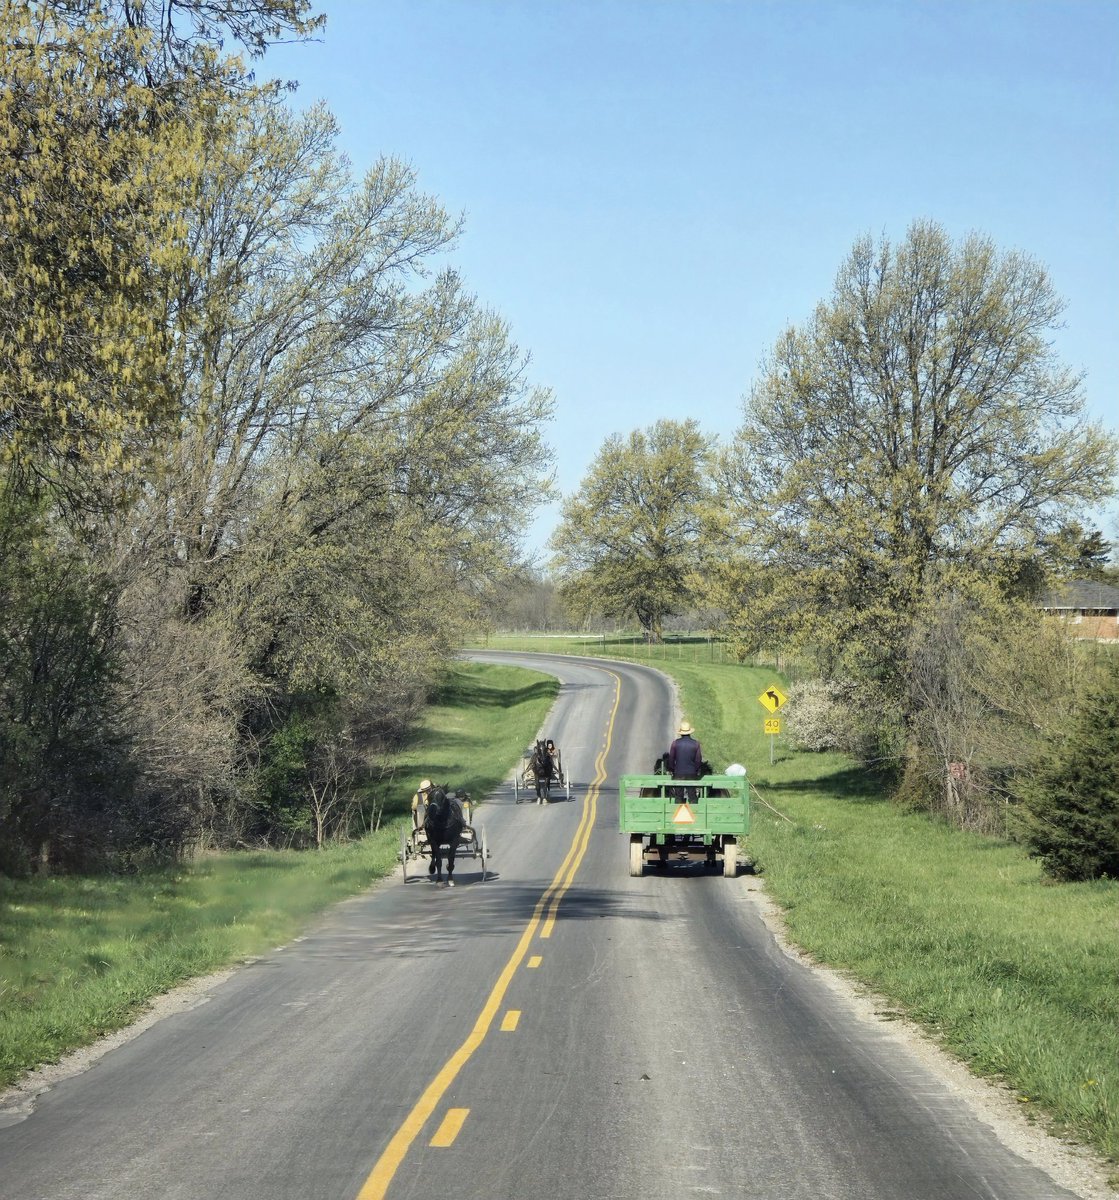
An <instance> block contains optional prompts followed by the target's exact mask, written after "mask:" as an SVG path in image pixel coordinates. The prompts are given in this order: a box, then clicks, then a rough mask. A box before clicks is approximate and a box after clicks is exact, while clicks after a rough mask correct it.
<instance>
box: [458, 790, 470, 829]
mask: <svg viewBox="0 0 1119 1200" xmlns="http://www.w3.org/2000/svg"><path fill="white" fill-rule="evenodd" d="M454 798H455V800H456V801H457V802H458V806H459V808H461V809H462V819H463V820H464V821H465V822H466V824H467V826H468V827H469V825H470V818H471V817H472V816H473V815H474V803H473V801H472V800H471V799H470V793H469V792H468V791H467V790H466V789H465V788H455V794H454Z"/></svg>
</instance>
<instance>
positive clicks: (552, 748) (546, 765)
mask: <svg viewBox="0 0 1119 1200" xmlns="http://www.w3.org/2000/svg"><path fill="white" fill-rule="evenodd" d="M559 788H563V791H564V797H565V799H568V800H570V799H571V782H570V780H569V779H568V778H567V776H566V775H565V774H564V770H563V761H562V758H561V756H560V752H559V750H558V748H557V747H556V745H555V743H554V742H551V741H550V740H547V739H543V738H541V739H539V740H538V741H537V742H536V743H535V744H534V745H532V746H530V747H529V748H528V749H527V750H526V751H525V753H524V755H523V756H522V758H521V768H520V770H519V771H518V772H517V774H516V775H514V777H513V791H514V792H515V794H516V798H517V803H518V804H520V803H521V802H522V799H523V800H528V799H530V798H535V800H536V803H537V804H547V803H548V802H549V801H550V800H551V798H552V791H553V789H559ZM522 791H523V792H524V793H525V795H524V796H523V797H522V796H521V792H522Z"/></svg>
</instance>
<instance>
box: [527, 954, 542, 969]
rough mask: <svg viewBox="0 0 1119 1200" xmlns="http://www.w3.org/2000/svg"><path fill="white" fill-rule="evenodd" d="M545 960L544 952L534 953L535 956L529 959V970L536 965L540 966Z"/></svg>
mask: <svg viewBox="0 0 1119 1200" xmlns="http://www.w3.org/2000/svg"><path fill="white" fill-rule="evenodd" d="M543 961H544V956H543V955H542V954H534V955H533V956H532V957H531V958H530V959H529V960H528V967H529V970H532V969H533V968H534V967H538V966H540V964H541V963H542V962H543Z"/></svg>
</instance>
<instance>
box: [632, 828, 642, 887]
mask: <svg viewBox="0 0 1119 1200" xmlns="http://www.w3.org/2000/svg"><path fill="white" fill-rule="evenodd" d="M629 873H630V874H631V875H633V876H636V877H637V878H640V877H641V876H642V875H644V874H645V839H644V838H643V837H642V836H641V834H639V833H631V834H630V835H629Z"/></svg>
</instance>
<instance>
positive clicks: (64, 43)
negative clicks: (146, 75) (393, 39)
mask: <svg viewBox="0 0 1119 1200" xmlns="http://www.w3.org/2000/svg"><path fill="white" fill-rule="evenodd" d="M0 40H2V41H3V44H4V48H5V49H4V54H3V57H2V59H0V72H2V86H0V129H2V130H3V133H2V134H0V456H2V457H3V458H4V459H6V460H7V461H8V462H9V463H12V464H15V466H16V467H18V468H19V469H20V471H21V472H22V473H23V474H24V475H25V476H30V477H31V480H32V482H34V480H35V479H36V478H45V479H47V480H48V481H50V482H52V483H55V484H58V483H62V484H64V485H65V486H66V487H68V488H69V489H70V490H71V492H73V491H74V490H78V491H79V492H81V491H82V490H83V489H85V490H88V488H89V487H90V482H91V480H93V481H96V482H97V483H99V484H100V485H102V486H103V487H105V486H109V485H110V481H111V480H112V479H113V478H114V477H117V476H119V473H120V471H121V469H122V468H123V467H130V466H135V465H136V463H137V461H138V459H139V458H140V456H141V454H142V448H143V445H144V442H145V440H146V438H147V436H148V435H149V433H150V431H151V430H152V428H153V427H155V426H158V424H159V422H160V421H161V420H162V419H165V418H166V417H167V416H168V415H169V413H170V412H171V405H172V392H171V389H170V386H169V380H168V355H169V349H170V348H169V345H168V342H167V336H166V335H167V332H168V331H167V330H166V329H165V328H163V326H162V325H161V321H160V312H161V305H160V299H159V294H160V288H161V284H162V281H163V280H164V279H165V278H166V277H167V275H168V273H170V274H173V273H174V272H176V271H177V270H179V269H180V268H181V267H182V265H183V263H184V262H185V261H186V257H187V253H188V247H187V245H186V242H185V224H184V222H183V220H182V215H183V214H182V202H183V197H184V194H185V193H186V192H187V191H188V189H189V186H190V180H191V179H192V178H193V176H194V175H195V174H196V173H197V165H196V162H195V158H196V154H197V150H198V144H197V141H196V139H195V137H194V135H193V134H192V132H191V130H190V129H189V128H188V127H187V125H185V124H184V123H183V122H181V121H178V120H175V119H173V118H174V116H175V114H176V113H177V112H179V111H180V110H179V109H178V107H177V106H176V105H172V104H170V103H168V102H166V101H165V100H164V99H163V98H162V97H161V96H159V95H156V94H153V93H152V91H151V90H150V89H149V88H147V87H145V86H144V85H143V84H142V83H140V82H137V80H136V78H135V76H136V75H137V73H138V72H141V71H142V64H143V61H144V55H145V44H144V39H143V38H142V37H139V36H137V35H135V34H132V33H130V32H129V31H127V30H121V29H119V28H115V27H113V26H111V25H109V24H107V23H106V22H105V21H104V20H102V19H97V18H96V17H95V16H91V18H90V20H89V22H88V23H87V24H84V25H83V26H82V27H81V28H79V29H77V30H70V29H68V28H67V27H66V25H65V24H63V23H60V22H59V21H58V20H57V19H56V18H55V16H54V14H53V12H52V9H51V6H50V5H43V4H5V5H4V6H3V7H2V8H0ZM153 111H154V112H161V114H162V119H160V120H158V121H153ZM80 498H81V497H80V496H79V499H80Z"/></svg>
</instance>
